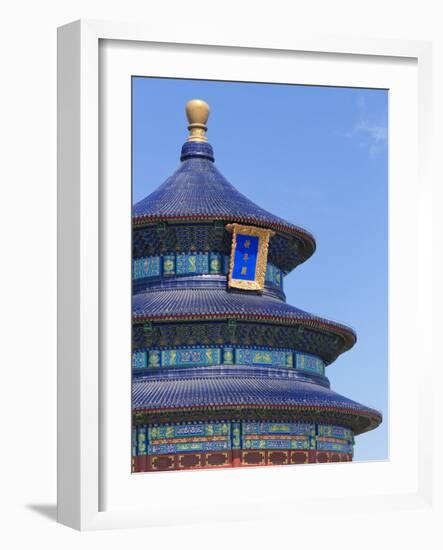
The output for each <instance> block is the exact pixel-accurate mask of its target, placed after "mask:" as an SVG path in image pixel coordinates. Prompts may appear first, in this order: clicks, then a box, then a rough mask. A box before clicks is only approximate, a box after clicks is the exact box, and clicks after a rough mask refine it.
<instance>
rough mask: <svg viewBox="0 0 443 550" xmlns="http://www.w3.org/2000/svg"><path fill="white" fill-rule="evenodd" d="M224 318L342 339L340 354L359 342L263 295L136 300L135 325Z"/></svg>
mask: <svg viewBox="0 0 443 550" xmlns="http://www.w3.org/2000/svg"><path fill="white" fill-rule="evenodd" d="M222 319H235V320H238V321H249V322H267V323H275V324H282V325H292V326H295V325H298V326H300V327H306V328H309V329H313V330H316V331H320V332H326V333H329V334H331V335H332V336H334V337H339V338H340V339H341V341H342V346H341V349H340V353H344V352H345V351H347V350H349V349H350V348H352V346H353V345H354V344H355V342H356V340H357V336H356V334H355V332H354V331H353V330H352V329H351V328H349V327H347V326H345V325H342V324H340V323H337V322H335V321H330V320H328V319H324V318H321V317H317V316H315V315H311V314H310V313H307V312H305V311H303V310H300V309H298V308H295V307H293V306H291V305H289V304H287V303H286V302H283V301H281V300H278V299H276V298H271V297H269V296H264V295H262V296H259V295H252V294H244V293H238V292H228V291H226V290H214V289H211V290H207V289H205V290H189V291H183V290H181V291H177V290H175V291H159V292H146V293H141V294H138V295H135V296H134V297H133V321H134V323H143V322H145V321H152V322H159V323H160V322H182V321H185V322H186V321H211V320H222Z"/></svg>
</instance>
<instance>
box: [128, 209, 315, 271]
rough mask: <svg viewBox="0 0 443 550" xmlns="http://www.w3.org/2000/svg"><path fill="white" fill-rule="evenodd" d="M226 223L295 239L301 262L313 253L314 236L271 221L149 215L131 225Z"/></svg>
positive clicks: (190, 215)
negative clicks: (259, 229)
mask: <svg viewBox="0 0 443 550" xmlns="http://www.w3.org/2000/svg"><path fill="white" fill-rule="evenodd" d="M220 221H221V222H226V223H232V222H237V223H242V224H247V225H255V226H257V227H265V228H267V229H272V230H273V231H276V232H277V233H280V234H282V235H283V236H285V237H286V238H289V239H291V238H294V237H296V238H297V239H298V240H300V241H301V242H302V243H303V251H300V252H302V253H303V262H304V261H306V260H307V259H309V258H310V257H311V256H312V255H313V254H314V252H315V249H316V246H317V245H316V242H315V238H314V236H313V235H312V234H311V233H310V232H309V231H307V230H306V229H303V228H301V227H298V226H296V225H292V224H284V223H276V222H275V221H273V220H261V219H257V218H255V217H251V216H228V215H220V216H214V215H212V214H207V215H206V214H187V215H181V216H176V215H170V216H168V215H165V214H161V215H149V216H134V217H133V218H132V225H133V227H134V228H142V227H145V226H148V225H152V224H157V223H162V222H168V223H177V224H179V223H187V222H195V223H198V222H220Z"/></svg>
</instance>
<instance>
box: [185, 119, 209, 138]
mask: <svg viewBox="0 0 443 550" xmlns="http://www.w3.org/2000/svg"><path fill="white" fill-rule="evenodd" d="M207 129H208V128H207V127H206V126H205V125H204V124H200V123H199V122H194V123H193V124H190V125H189V126H188V130H189V136H188V137H187V139H186V141H204V142H206V141H208V138H207V137H206V135H205V134H206V130H207Z"/></svg>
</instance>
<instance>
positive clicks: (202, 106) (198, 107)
mask: <svg viewBox="0 0 443 550" xmlns="http://www.w3.org/2000/svg"><path fill="white" fill-rule="evenodd" d="M209 111H210V109H209V105H208V104H207V103H206V101H203V99H191V100H189V101H188V102H187V103H186V116H187V117H188V122H189V126H188V130H189V136H188V138H187V140H186V141H208V139H207V137H206V135H205V134H206V130H207V129H208V128H207V127H206V122H207V121H208V117H209Z"/></svg>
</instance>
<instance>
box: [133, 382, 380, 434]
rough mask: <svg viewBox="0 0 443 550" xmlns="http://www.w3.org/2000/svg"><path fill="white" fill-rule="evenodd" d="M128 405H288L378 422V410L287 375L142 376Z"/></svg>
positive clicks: (150, 407) (147, 407) (143, 407)
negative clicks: (280, 376)
mask: <svg viewBox="0 0 443 550" xmlns="http://www.w3.org/2000/svg"><path fill="white" fill-rule="evenodd" d="M132 406H133V409H134V410H135V411H137V410H149V411H154V410H159V409H170V410H171V409H175V408H176V409H187V408H194V409H195V408H198V409H201V408H205V407H214V406H215V407H218V408H220V407H235V406H240V407H246V406H251V407H252V406H257V407H289V408H291V407H292V408H294V409H296V410H299V411H300V412H303V410H306V411H309V410H311V411H312V410H313V409H314V410H315V411H320V412H321V411H323V410H324V411H327V410H332V411H333V412H334V411H336V412H338V413H340V414H347V413H349V414H352V415H354V416H355V415H358V416H362V417H367V418H368V419H369V424H370V427H369V425H368V428H367V429H372V428H374V427H375V426H376V425H378V424H379V423H380V422H381V414H380V413H379V412H378V411H376V410H374V409H370V408H368V407H365V406H363V405H360V404H359V403H357V402H356V401H352V400H351V399H348V398H346V397H343V396H342V395H340V394H338V393H336V392H334V391H332V390H330V389H328V388H326V387H324V386H320V385H318V384H313V383H309V382H301V381H299V380H293V379H288V378H271V377H268V378H264V377H248V376H234V375H229V376H202V377H201V378H196V377H189V378H185V377H183V376H181V377H179V378H171V379H165V378H163V379H162V378H160V379H155V378H146V379H140V380H135V381H134V382H133V385H132Z"/></svg>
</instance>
